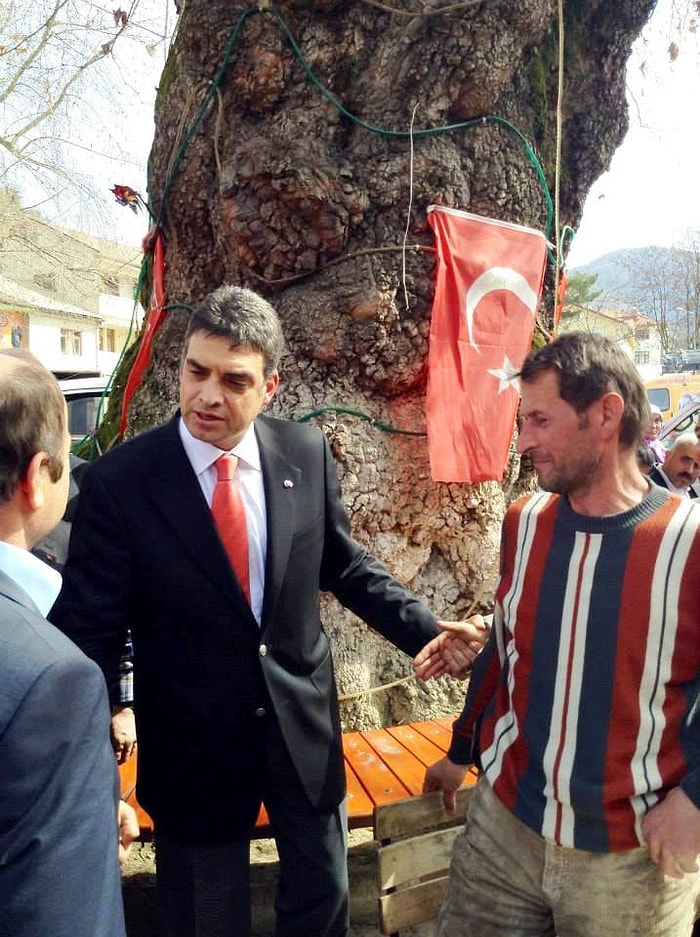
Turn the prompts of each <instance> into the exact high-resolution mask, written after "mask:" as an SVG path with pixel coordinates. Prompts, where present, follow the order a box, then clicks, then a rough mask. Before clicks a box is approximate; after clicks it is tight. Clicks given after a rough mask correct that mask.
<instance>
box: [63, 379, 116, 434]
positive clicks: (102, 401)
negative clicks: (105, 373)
mask: <svg viewBox="0 0 700 937" xmlns="http://www.w3.org/2000/svg"><path fill="white" fill-rule="evenodd" d="M58 383H59V385H60V387H61V390H62V391H63V396H64V397H65V398H66V403H67V404H68V428H69V429H70V435H71V445H72V446H75V445H76V444H77V443H79V442H81V441H82V440H83V439H85V437H86V436H91V435H92V434H93V433H94V432H95V430H96V429H97V427H98V426H99V425H100V423H101V422H102V418H103V417H104V415H105V411H106V409H107V397H108V396H109V378H107V377H72V378H68V379H67V380H64V381H59V382H58Z"/></svg>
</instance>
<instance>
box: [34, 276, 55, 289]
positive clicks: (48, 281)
mask: <svg viewBox="0 0 700 937" xmlns="http://www.w3.org/2000/svg"><path fill="white" fill-rule="evenodd" d="M34 284H35V286H38V287H39V289H40V290H46V292H47V293H52V292H53V291H54V290H55V289H56V274H55V273H35V274H34Z"/></svg>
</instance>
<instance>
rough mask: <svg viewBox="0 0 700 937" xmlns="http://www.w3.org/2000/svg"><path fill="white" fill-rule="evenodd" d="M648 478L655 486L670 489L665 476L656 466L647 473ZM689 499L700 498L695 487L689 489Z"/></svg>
mask: <svg viewBox="0 0 700 937" xmlns="http://www.w3.org/2000/svg"><path fill="white" fill-rule="evenodd" d="M647 478H648V479H650V480H651V481H653V482H654V484H655V485H660V486H661V487H662V488H666V489H668V484H667V483H666V479H665V478H664V477H663V475H662V474H661V472H660V471H659V467H658V466H657V465H654V466H653V467H652V468H650V469H649V471H648V472H647ZM688 497H690V498H697V497H698V492H697V491H696V489H695V486H694V485H691V486H690V488H689V489H688Z"/></svg>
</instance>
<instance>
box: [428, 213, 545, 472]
mask: <svg viewBox="0 0 700 937" xmlns="http://www.w3.org/2000/svg"><path fill="white" fill-rule="evenodd" d="M428 223H429V224H430V226H431V228H432V229H433V231H434V232H435V238H436V247H437V257H438V263H437V276H436V283H435V298H434V301H433V314H432V319H431V323H430V353H429V358H428V398H427V423H428V450H429V454H430V470H431V474H432V477H433V479H434V480H435V481H441V482H469V483H473V482H481V481H500V480H501V479H502V478H503V473H504V471H505V468H506V465H507V462H508V448H509V446H510V440H511V437H512V433H513V425H514V422H515V416H516V413H517V408H518V402H519V391H518V387H517V382H516V381H514V380H513V379H512V378H513V375H514V374H516V373H517V372H518V371H519V370H520V368H521V367H522V363H523V361H524V360H525V356H526V355H527V353H528V351H529V349H530V344H531V342H532V332H533V329H534V325H535V313H536V312H537V307H538V306H539V302H540V296H541V293H542V283H543V280H544V271H545V261H546V254H547V241H546V239H545V236H544V235H543V234H542V233H541V232H540V231H536V230H534V229H533V228H525V227H522V226H520V225H515V224H508V223H507V222H504V221H494V220H493V219H491V218H480V217H479V216H478V215H472V214H469V213H468V212H465V211H459V210H457V209H455V208H443V207H441V206H437V205H431V206H430V207H429V208H428Z"/></svg>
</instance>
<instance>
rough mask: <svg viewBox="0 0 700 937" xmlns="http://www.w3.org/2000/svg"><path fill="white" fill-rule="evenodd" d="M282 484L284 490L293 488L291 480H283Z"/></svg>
mask: <svg viewBox="0 0 700 937" xmlns="http://www.w3.org/2000/svg"><path fill="white" fill-rule="evenodd" d="M282 484H283V486H284V487H285V488H293V487H294V482H293V481H292V480H291V478H285V480H284V481H283V482H282Z"/></svg>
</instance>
